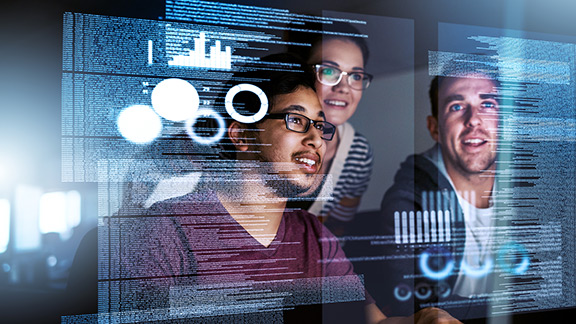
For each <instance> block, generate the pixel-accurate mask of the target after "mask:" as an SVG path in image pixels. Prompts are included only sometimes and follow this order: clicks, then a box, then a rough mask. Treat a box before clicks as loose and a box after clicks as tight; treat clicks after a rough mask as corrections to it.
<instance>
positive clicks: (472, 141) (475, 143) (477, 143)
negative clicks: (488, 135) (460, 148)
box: [462, 138, 488, 147]
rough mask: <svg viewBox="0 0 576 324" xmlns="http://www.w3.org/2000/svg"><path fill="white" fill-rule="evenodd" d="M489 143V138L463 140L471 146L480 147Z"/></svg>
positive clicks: (463, 142)
mask: <svg viewBox="0 0 576 324" xmlns="http://www.w3.org/2000/svg"><path fill="white" fill-rule="evenodd" d="M486 143H488V140H487V139H484V138H467V139H464V140H463V141H462V144H464V145H466V146H471V147H478V146H482V145H484V144H486Z"/></svg>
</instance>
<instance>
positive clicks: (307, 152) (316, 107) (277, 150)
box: [254, 87, 326, 198]
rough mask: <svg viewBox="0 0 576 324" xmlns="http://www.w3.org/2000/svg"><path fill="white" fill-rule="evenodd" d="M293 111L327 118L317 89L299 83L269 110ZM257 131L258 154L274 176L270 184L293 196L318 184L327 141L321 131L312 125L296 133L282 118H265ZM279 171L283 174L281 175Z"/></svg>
mask: <svg viewBox="0 0 576 324" xmlns="http://www.w3.org/2000/svg"><path fill="white" fill-rule="evenodd" d="M287 112H294V113H298V114H302V115H304V116H306V117H308V118H310V119H312V120H324V119H325V118H324V113H323V112H322V106H320V102H319V101H318V97H317V95H316V93H315V92H314V90H312V89H309V88H304V87H300V88H298V89H297V90H296V91H294V92H292V93H288V94H283V95H278V96H276V97H274V98H273V99H272V105H271V109H270V111H269V113H270V114H275V113H287ZM258 128H259V129H261V130H262V131H258V132H256V133H255V134H254V137H255V139H256V142H257V144H259V147H260V152H259V153H258V154H257V158H258V159H259V160H260V161H262V162H271V163H268V169H267V171H266V172H267V173H272V174H273V177H271V178H270V180H269V181H267V183H268V185H269V186H272V187H274V189H276V191H277V192H278V193H279V194H280V195H281V196H283V197H285V198H291V197H294V196H295V195H297V194H302V193H304V192H307V191H308V190H310V189H315V188H316V186H317V185H318V184H319V178H320V177H319V176H318V175H319V172H320V168H321V166H322V159H323V157H324V153H325V151H326V145H325V143H324V140H323V139H322V138H321V135H322V134H321V132H320V131H319V130H318V129H316V128H314V127H310V128H309V129H308V131H307V132H306V133H297V132H294V131H291V130H288V129H287V128H286V123H285V121H284V120H282V119H280V120H279V119H264V120H263V121H262V122H260V123H259V124H258ZM276 175H282V177H281V178H280V179H279V180H280V181H276V180H275V179H276V178H278V177H277V176H276Z"/></svg>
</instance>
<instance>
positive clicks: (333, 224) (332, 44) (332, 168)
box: [298, 25, 372, 235]
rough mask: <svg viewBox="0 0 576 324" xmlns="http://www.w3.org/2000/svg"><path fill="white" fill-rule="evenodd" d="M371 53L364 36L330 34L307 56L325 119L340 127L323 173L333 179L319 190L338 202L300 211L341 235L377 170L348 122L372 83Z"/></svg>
mask: <svg viewBox="0 0 576 324" xmlns="http://www.w3.org/2000/svg"><path fill="white" fill-rule="evenodd" d="M339 27H342V26H339ZM343 27H344V30H342V31H343V32H348V33H349V34H359V32H358V31H357V30H356V29H355V28H353V27H352V26H350V25H345V26H343ZM368 55H369V51H368V46H367V45H366V42H365V40H364V39H363V38H360V37H348V36H327V35H326V34H325V35H323V37H322V38H319V39H317V40H316V41H313V42H312V48H311V50H310V52H309V53H308V54H307V56H308V59H307V62H308V63H309V64H311V65H312V66H313V67H314V69H315V71H316V92H317V94H318V97H319V99H320V103H321V104H322V108H323V111H324V113H325V114H326V120H327V121H328V122H330V123H332V124H334V125H336V126H337V132H336V134H335V136H334V139H333V140H332V141H330V142H326V156H325V159H324V161H325V163H324V164H323V166H322V170H321V171H322V173H325V174H330V175H331V179H332V181H329V180H328V181H326V182H325V183H324V185H323V186H322V188H321V190H320V191H317V192H316V195H317V197H332V198H333V200H329V201H326V200H323V199H316V200H315V201H313V202H311V204H310V203H309V204H302V203H300V204H299V205H298V207H300V208H305V209H308V211H310V212H311V213H313V214H315V215H318V216H320V217H321V218H322V219H323V220H324V221H325V225H326V226H327V227H328V228H329V229H330V230H331V231H332V232H333V233H334V234H336V235H343V234H345V232H346V227H347V224H348V222H350V221H351V220H352V219H353V218H354V215H355V214H356V211H357V209H358V206H359V204H360V199H361V198H362V195H363V194H364V192H365V191H366V188H367V187H368V181H369V180H370V174H371V171H372V149H371V148H370V144H369V143H368V140H367V139H366V138H365V137H364V136H362V135H360V134H359V133H357V132H356V131H355V130H354V128H353V127H352V125H351V124H350V123H348V119H350V117H352V115H353V114H354V112H355V111H356V109H357V108H358V103H359V102H360V99H361V98H362V93H363V91H364V90H365V89H366V88H367V87H368V86H369V85H370V81H371V80H372V75H370V74H368V73H366V71H365V70H364V66H365V64H366V61H367V60H368Z"/></svg>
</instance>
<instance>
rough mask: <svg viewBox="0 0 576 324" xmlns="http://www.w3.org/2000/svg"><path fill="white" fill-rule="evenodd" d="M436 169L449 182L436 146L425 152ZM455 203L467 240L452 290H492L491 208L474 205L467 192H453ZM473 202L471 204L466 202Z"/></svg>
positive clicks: (477, 292)
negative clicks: (457, 206)
mask: <svg viewBox="0 0 576 324" xmlns="http://www.w3.org/2000/svg"><path fill="white" fill-rule="evenodd" d="M425 156H426V157H427V158H428V159H430V160H431V161H432V162H433V163H434V164H436V166H437V167H438V170H440V172H442V174H443V175H444V176H445V177H446V179H448V181H450V184H451V185H452V188H454V189H455V188H456V187H455V186H454V183H453V182H452V179H450V177H449V176H448V172H447V171H446V166H445V165H444V159H443V158H442V153H441V152H440V150H439V149H436V147H435V148H433V149H432V150H430V151H428V152H426V153H425ZM456 196H457V197H458V203H459V204H460V207H461V208H462V214H463V216H464V224H465V227H466V242H465V245H464V256H463V258H462V264H461V265H460V272H459V273H458V278H457V279H456V284H455V285H454V293H455V294H457V295H459V296H462V297H473V296H478V295H482V294H487V293H489V292H490V291H491V289H492V287H491V283H490V277H491V276H490V274H491V273H492V269H493V268H494V258H493V253H492V250H493V249H492V245H493V232H494V230H493V229H494V217H493V216H494V207H493V204H491V205H490V207H488V208H477V207H475V206H474V199H475V195H473V194H470V192H456ZM468 201H472V203H470V202H468Z"/></svg>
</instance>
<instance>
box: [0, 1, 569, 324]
mask: <svg viewBox="0 0 576 324" xmlns="http://www.w3.org/2000/svg"><path fill="white" fill-rule="evenodd" d="M221 2H234V3H242V4H250V5H256V6H270V7H276V8H286V9H289V10H291V11H292V12H298V13H309V14H321V11H322V10H330V11H342V12H347V13H357V14H367V15H378V16H388V17H396V18H406V19H411V20H413V23H414V71H413V72H414V85H413V87H414V94H413V98H414V99H413V100H414V104H412V106H411V107H408V109H413V111H415V112H416V113H415V115H414V117H413V118H414V126H413V130H412V131H411V133H412V136H411V137H409V140H408V143H406V145H407V146H408V147H407V148H406V150H407V151H421V150H422V149H425V148H426V147H427V146H429V144H430V143H431V142H430V140H429V139H422V138H423V137H425V136H426V132H425V131H423V125H424V124H423V120H424V118H425V116H421V115H422V114H419V113H418V112H419V111H420V110H422V109H423V110H426V109H428V107H421V106H422V105H424V103H425V102H426V91H427V86H428V82H429V78H428V74H427V60H428V51H430V50H437V43H438V39H437V30H438V23H439V22H448V23H458V24H467V25H476V26H485V27H496V28H508V29H515V30H524V31H529V32H541V33H551V34H559V35H569V36H576V23H575V20H574V19H575V18H574V16H575V14H576V2H574V1H571V0H549V1H539V0H530V1H519V0H507V1H506V0H484V1H465V0H428V1H427V0H422V1H416V0H354V1H326V0H321V1H309V0H290V1H262V0H250V1H226V0H223V1H221ZM65 11H71V12H82V13H93V14H102V15H112V16H123V17H132V18H146V19H158V18H159V17H162V16H163V15H164V1H162V0H158V1H110V0H100V1H40V0H36V1H6V0H3V1H2V2H0V198H8V199H10V198H12V195H13V191H14V189H15V187H16V186H17V185H21V184H26V185H33V186H37V187H40V188H42V189H43V190H45V191H53V190H71V189H75V190H78V191H79V192H80V193H81V194H82V197H83V221H82V223H81V225H80V226H79V227H78V228H77V229H76V230H75V234H74V236H73V237H72V238H71V239H70V240H68V241H66V242H54V241H55V240H54V239H53V238H51V237H50V236H49V235H47V236H46V237H43V243H44V245H45V246H49V247H50V248H51V249H55V250H56V252H57V253H59V255H61V256H62V257H61V258H62V260H66V261H67V262H68V264H71V263H72V261H73V256H74V253H75V252H76V249H77V247H78V245H79V242H80V240H81V238H82V236H83V235H84V234H85V233H86V232H88V231H89V230H90V229H91V228H93V227H95V226H96V219H97V214H96V213H97V207H96V203H97V185H96V184H95V183H62V182H61V181H60V179H61V148H60V141H61V125H60V123H61V91H62V89H61V78H62V14H63V13H64V12H65ZM390 50H394V49H393V48H392V49H390ZM403 73H410V71H402V70H401V69H400V70H398V71H394V72H393V73H391V74H395V75H401V74H403ZM386 77H387V76H385V75H382V74H381V75H376V78H377V79H378V78H382V79H384V80H385V78H386ZM364 104H367V103H366V102H364ZM388 109H389V108H388ZM419 109H420V110H419ZM354 123H355V125H358V124H359V123H361V120H357V121H355V122H354ZM356 127H358V126H356ZM420 139H422V140H420ZM374 141H375V140H374ZM404 156H405V154H399V156H398V157H397V158H396V159H397V160H398V161H400V160H401V159H403V158H404ZM391 163H392V164H396V165H397V163H398V162H396V161H392V162H391ZM394 171H395V170H391V171H390V173H391V174H393V172H394ZM378 181H380V182H383V183H388V182H390V181H391V179H378ZM385 187H387V186H385V185H383V186H382V188H385ZM373 188H376V189H373ZM380 188H381V187H375V186H374V185H372V186H371V190H372V192H371V193H370V198H367V199H365V201H364V202H363V205H362V209H365V210H370V209H374V208H376V206H378V205H379V201H378V200H377V197H381V195H382V194H383V193H384V189H380ZM31 226H33V225H32V224H31ZM90 251H92V252H93V250H88V252H89V253H92V252H90ZM43 256H44V254H41V253H36V254H30V255H15V254H12V253H11V252H10V246H9V250H8V251H7V252H6V253H4V254H0V265H1V266H3V265H4V264H8V265H10V264H11V263H12V262H13V261H14V260H16V259H19V260H23V259H26V260H27V261H26V262H23V263H22V264H26V265H27V267H30V269H32V270H30V273H31V274H32V275H31V276H32V277H31V278H29V280H28V281H27V282H25V283H19V284H11V283H10V282H9V276H10V273H9V272H10V271H5V270H3V269H6V267H4V266H3V267H0V322H22V323H32V322H59V321H60V315H62V314H66V313H69V312H70V311H71V310H70V309H71V308H72V306H74V305H73V302H72V301H71V299H69V297H70V295H67V293H66V290H65V287H66V284H67V278H68V277H67V272H64V273H62V274H55V275H54V274H53V278H52V279H49V278H50V276H46V275H40V274H42V273H44V272H43V270H42V269H44V268H45V264H44V263H43V262H44V261H45V260H44V259H42V258H43ZM88 262H89V261H85V262H83V263H84V264H85V265H86V266H87V265H88V264H89V263H88ZM38 269H40V270H38ZM12 270H13V269H12ZM92 270H94V269H85V270H84V271H86V272H87V273H90V271H92ZM54 278H56V279H54ZM52 281H53V282H52ZM92 287H93V282H91V281H87V282H86V290H85V291H86V292H90V291H91V290H90V289H92ZM81 297H82V296H81ZM86 303H89V305H85V306H88V308H90V307H93V308H94V309H96V305H95V303H96V296H93V295H89V296H88V297H87V299H86ZM92 303H94V304H92ZM76 306H78V305H76ZM77 309H79V308H77ZM574 313H575V312H574V311H573V310H563V311H556V312H544V313H533V314H525V315H521V316H517V317H514V318H512V319H509V320H510V321H511V322H514V323H516V322H518V323H528V322H540V321H544V320H550V319H560V318H563V319H564V320H563V321H570V322H571V321H572V317H573V316H574ZM504 321H505V320H504Z"/></svg>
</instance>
